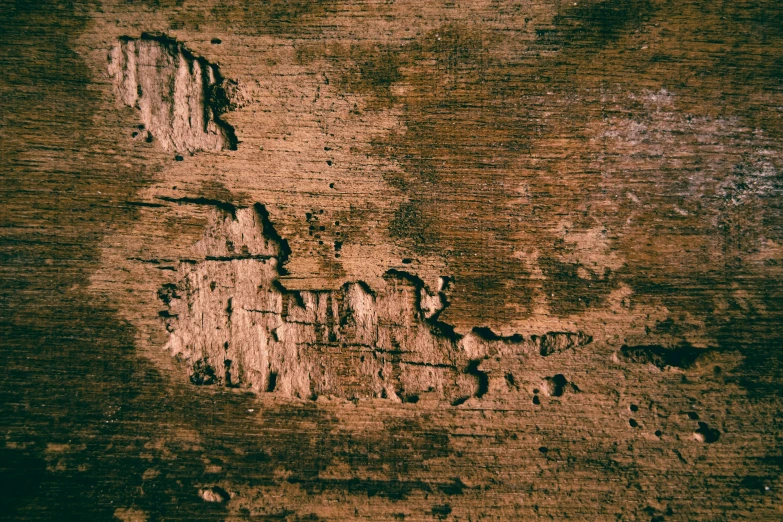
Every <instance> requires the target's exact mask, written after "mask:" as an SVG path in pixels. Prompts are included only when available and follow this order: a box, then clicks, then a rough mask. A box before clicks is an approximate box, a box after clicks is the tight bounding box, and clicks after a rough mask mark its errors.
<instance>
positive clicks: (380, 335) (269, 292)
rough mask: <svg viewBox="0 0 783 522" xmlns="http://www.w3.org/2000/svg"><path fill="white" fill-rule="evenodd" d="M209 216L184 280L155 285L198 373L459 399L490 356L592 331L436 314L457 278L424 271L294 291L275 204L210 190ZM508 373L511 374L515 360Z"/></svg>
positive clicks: (199, 379) (223, 381) (402, 397)
mask: <svg viewBox="0 0 783 522" xmlns="http://www.w3.org/2000/svg"><path fill="white" fill-rule="evenodd" d="M172 203H175V204H194V205H200V206H206V207H207V209H208V215H209V220H208V223H207V225H206V227H205V231H204V235H203V237H202V239H201V240H200V241H198V242H197V243H196V244H195V246H194V256H193V258H191V259H186V260H181V261H180V262H179V264H178V277H179V280H178V281H176V282H175V283H167V284H165V285H163V286H162V287H161V288H160V289H159V291H158V297H159V299H160V300H161V301H162V303H163V304H164V305H165V306H166V307H167V310H166V311H165V313H163V312H161V314H160V317H161V318H162V319H163V320H164V321H165V323H166V329H167V330H168V332H169V333H170V337H169V341H168V345H167V346H168V348H169V349H170V350H171V352H172V354H173V355H175V356H176V357H178V358H181V359H183V360H185V361H187V364H188V367H189V368H190V381H191V382H192V383H193V384H197V385H224V386H229V387H248V388H252V389H254V390H256V391H258V392H273V393H276V394H279V395H282V396H286V397H297V398H301V399H315V398H317V397H319V396H323V395H326V396H333V397H341V398H345V399H351V400H354V399H362V398H387V399H391V400H394V401H398V402H406V403H416V402H418V401H419V400H420V399H424V398H431V399H435V400H437V401H447V402H449V403H451V404H452V405H459V404H462V403H464V402H465V401H467V400H468V399H470V398H474V397H475V398H481V397H483V396H484V395H485V394H487V393H488V392H489V390H490V379H491V378H492V376H493V375H494V373H495V372H496V371H497V369H496V368H494V366H493V365H492V364H489V365H487V364H485V363H486V362H488V361H489V360H490V359H491V358H498V357H510V358H513V359H517V360H519V359H523V358H525V357H546V356H549V355H551V354H554V353H558V352H562V351H566V350H571V349H575V348H579V347H581V346H584V345H586V344H588V343H590V342H591V341H592V338H591V337H590V336H589V335H587V334H585V333H583V332H575V333H574V332H549V333H547V334H545V335H542V336H530V337H527V338H526V337H524V336H522V335H519V334H514V335H511V336H508V337H504V336H501V335H497V334H495V333H494V332H493V331H492V330H490V329H489V328H485V327H477V328H474V329H473V330H472V331H471V332H469V333H468V334H466V335H461V334H459V333H457V332H456V331H455V329H454V327H453V326H451V325H449V324H447V323H444V322H442V321H440V320H439V319H438V316H439V315H440V313H441V312H442V311H443V309H444V308H445V307H446V306H447V305H448V302H447V299H446V295H445V292H446V290H447V288H448V285H449V282H450V280H449V279H448V278H445V277H444V278H441V280H440V283H439V287H438V288H437V289H436V290H434V291H433V290H431V289H430V288H429V287H428V286H427V285H425V284H424V282H423V281H422V280H421V279H419V278H418V277H416V276H415V275H412V274H409V273H407V272H402V271H399V270H389V271H388V272H386V274H385V276H384V279H385V282H386V284H385V286H384V288H382V289H376V290H373V289H371V288H370V287H369V286H368V285H367V284H366V283H364V282H361V281H359V282H350V283H346V284H344V285H343V286H342V287H341V288H339V289H337V290H308V291H294V290H288V289H286V288H285V287H284V286H283V285H282V284H281V282H280V280H279V277H280V276H281V275H283V274H284V268H283V265H284V263H285V261H286V259H287V257H288V255H289V252H290V249H289V247H288V244H287V242H286V241H285V240H284V239H282V238H281V237H280V236H279V235H278V234H277V232H276V231H275V229H274V227H273V225H272V223H271V221H270V220H269V215H268V213H267V211H266V208H265V207H264V206H263V205H260V204H255V205H253V206H250V207H242V206H235V205H232V204H227V203H222V202H216V201H212V200H206V199H187V198H183V199H178V200H176V201H173V200H172ZM499 375H500V380H502V381H503V382H506V381H507V380H508V378H509V377H508V369H505V370H504V371H503V372H502V373H501V374H499Z"/></svg>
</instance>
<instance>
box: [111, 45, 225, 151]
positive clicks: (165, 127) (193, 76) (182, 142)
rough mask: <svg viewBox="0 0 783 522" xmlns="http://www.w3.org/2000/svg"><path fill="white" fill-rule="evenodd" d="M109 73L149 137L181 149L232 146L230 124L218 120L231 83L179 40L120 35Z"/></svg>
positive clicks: (210, 148) (177, 149)
mask: <svg viewBox="0 0 783 522" xmlns="http://www.w3.org/2000/svg"><path fill="white" fill-rule="evenodd" d="M109 73H110V74H111V76H112V79H113V82H114V87H115V92H116V94H117V97H118V99H119V100H120V101H121V102H122V103H124V104H125V105H128V106H130V107H135V108H137V109H139V111H140V112H141V121H142V125H139V130H140V131H142V132H143V133H144V137H146V139H147V141H153V139H154V140H157V141H159V142H160V143H161V145H162V146H163V148H164V149H166V150H171V151H176V152H180V153H191V154H192V153H193V152H196V151H202V150H205V151H219V150H236V148H237V138H236V135H235V134H234V129H233V127H232V126H231V125H229V124H228V123H226V122H225V121H223V120H221V119H220V115H221V114H222V113H223V112H225V111H226V110H228V109H229V108H230V102H229V100H228V96H227V94H226V89H225V87H226V85H225V84H226V83H230V82H224V80H223V78H222V77H221V76H220V72H219V71H218V68H217V66H215V65H213V64H210V63H209V62H208V61H207V60H206V59H204V58H201V57H199V56H196V55H194V54H193V53H192V52H190V51H189V50H188V49H186V48H185V46H183V45H182V44H181V43H179V42H177V41H176V40H174V39H172V38H169V37H166V36H160V35H151V34H147V33H143V34H142V35H141V36H140V37H139V38H131V37H127V36H124V37H122V38H120V39H119V41H118V42H117V44H116V45H115V46H114V48H113V49H112V51H111V54H110V56H109ZM134 134H135V135H138V134H139V133H134Z"/></svg>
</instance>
